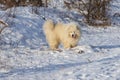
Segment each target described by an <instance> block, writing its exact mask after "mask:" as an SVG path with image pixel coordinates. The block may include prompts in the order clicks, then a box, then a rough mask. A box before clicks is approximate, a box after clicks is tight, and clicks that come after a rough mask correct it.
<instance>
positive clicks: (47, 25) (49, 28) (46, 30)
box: [43, 20, 54, 34]
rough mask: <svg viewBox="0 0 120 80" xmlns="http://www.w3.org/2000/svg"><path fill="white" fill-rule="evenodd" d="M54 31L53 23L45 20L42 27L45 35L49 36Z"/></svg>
mask: <svg viewBox="0 0 120 80" xmlns="http://www.w3.org/2000/svg"><path fill="white" fill-rule="evenodd" d="M53 29H54V23H53V21H52V20H47V21H46V22H45V23H44V25H43V30H44V33H45V34H49V32H52V31H53Z"/></svg>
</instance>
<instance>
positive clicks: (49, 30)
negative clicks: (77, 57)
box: [43, 20, 81, 50]
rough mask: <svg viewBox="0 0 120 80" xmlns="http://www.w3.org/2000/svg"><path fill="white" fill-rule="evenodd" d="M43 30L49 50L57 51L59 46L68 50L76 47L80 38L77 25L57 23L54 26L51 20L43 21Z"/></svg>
mask: <svg viewBox="0 0 120 80" xmlns="http://www.w3.org/2000/svg"><path fill="white" fill-rule="evenodd" d="M43 30H44V33H45V36H46V40H47V42H48V44H49V47H50V49H52V50H58V47H59V45H60V44H62V45H63V46H64V49H70V48H73V47H75V46H77V44H78V41H79V39H80V36H81V34H80V33H81V32H80V28H79V26H78V24H76V23H74V22H71V23H67V24H64V23H57V24H54V23H53V21H52V20H47V21H45V23H44V25H43Z"/></svg>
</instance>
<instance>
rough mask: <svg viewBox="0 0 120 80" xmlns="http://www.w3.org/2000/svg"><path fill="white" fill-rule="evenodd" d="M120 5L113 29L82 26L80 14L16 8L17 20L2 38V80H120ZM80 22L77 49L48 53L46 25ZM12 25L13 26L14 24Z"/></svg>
mask: <svg viewBox="0 0 120 80" xmlns="http://www.w3.org/2000/svg"><path fill="white" fill-rule="evenodd" d="M119 4H120V1H119V0H116V1H114V2H113V3H112V5H111V9H112V12H111V18H112V26H109V27H108V28H95V27H92V26H87V25H86V24H84V23H83V22H82V16H80V15H79V14H77V13H74V12H70V11H65V10H61V9H60V10H57V9H52V8H45V9H44V8H39V13H38V14H34V13H32V10H31V8H30V7H18V8H16V12H15V17H14V18H13V17H10V16H9V17H7V14H6V13H7V12H8V11H9V10H6V11H0V16H3V14H5V16H4V17H2V19H3V20H6V18H7V19H8V21H7V22H8V24H9V25H10V26H9V27H8V28H6V29H4V31H3V32H2V34H0V80H120V16H113V15H114V14H115V13H119V12H120V5H119ZM43 17H45V18H46V19H53V20H54V22H57V21H62V22H65V23H67V22H70V21H77V22H78V23H79V24H80V27H81V31H82V37H81V40H80V41H79V44H78V46H77V47H75V48H73V49H71V50H64V49H63V48H62V46H60V49H62V52H58V51H50V50H49V49H48V45H47V42H46V41H45V36H44V34H43V30H42V25H43V23H44V19H43ZM10 22H12V24H10ZM81 50H82V51H83V52H82V53H79V52H80V51H81Z"/></svg>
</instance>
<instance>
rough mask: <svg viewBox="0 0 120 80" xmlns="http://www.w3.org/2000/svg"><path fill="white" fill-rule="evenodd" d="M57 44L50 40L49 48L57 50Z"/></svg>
mask: <svg viewBox="0 0 120 80" xmlns="http://www.w3.org/2000/svg"><path fill="white" fill-rule="evenodd" d="M58 45H59V43H58V42H51V43H50V44H49V46H50V49H51V50H57V49H58Z"/></svg>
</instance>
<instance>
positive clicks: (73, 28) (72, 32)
mask: <svg viewBox="0 0 120 80" xmlns="http://www.w3.org/2000/svg"><path fill="white" fill-rule="evenodd" d="M66 30H67V32H68V36H69V37H70V38H72V39H78V38H79V37H80V28H79V26H78V24H76V23H69V24H67V29H66Z"/></svg>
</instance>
